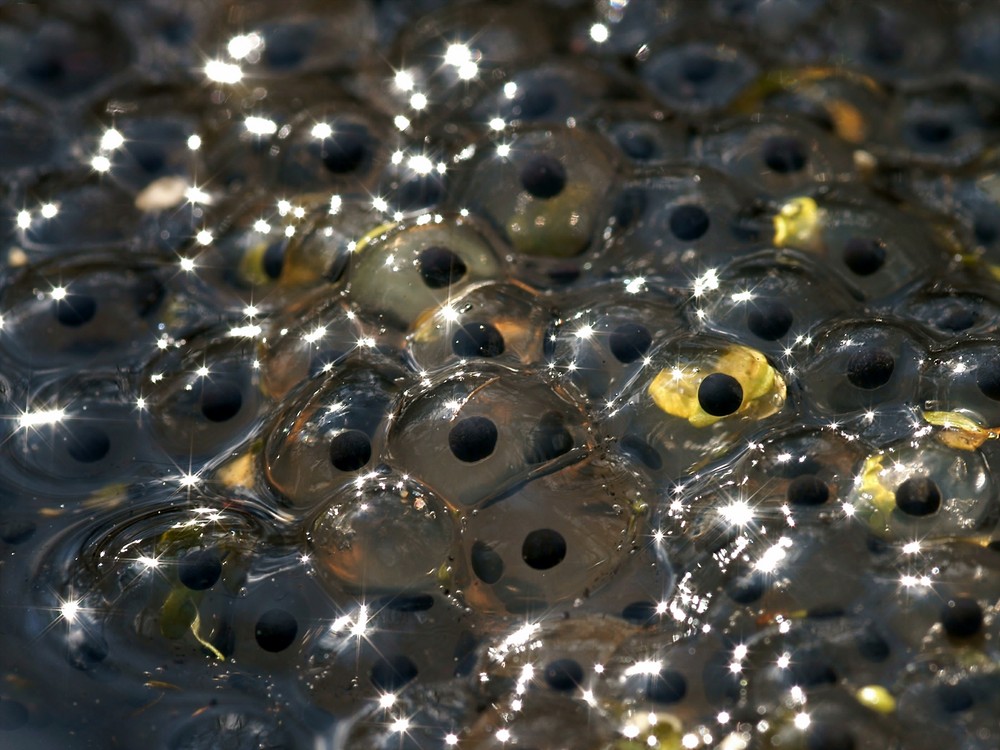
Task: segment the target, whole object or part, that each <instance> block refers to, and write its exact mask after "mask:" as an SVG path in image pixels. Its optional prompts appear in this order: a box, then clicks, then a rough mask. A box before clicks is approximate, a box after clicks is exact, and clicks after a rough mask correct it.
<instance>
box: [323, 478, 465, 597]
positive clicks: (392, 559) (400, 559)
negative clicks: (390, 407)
mask: <svg viewBox="0 0 1000 750" xmlns="http://www.w3.org/2000/svg"><path fill="white" fill-rule="evenodd" d="M457 536H458V531H457V529H456V526H455V522H454V520H453V518H452V516H451V512H450V511H449V510H448V507H447V506H446V505H445V504H444V503H443V502H442V501H441V499H440V498H439V497H438V496H437V495H436V494H434V493H433V492H432V491H431V490H429V489H428V488H427V487H425V486H424V485H422V484H420V483H419V482H417V481H416V480H414V479H412V478H410V477H409V476H408V475H404V474H400V473H394V472H383V471H377V472H372V474H371V475H364V476H361V477H359V478H358V480H357V482H354V483H351V484H349V485H347V486H345V487H343V488H341V489H340V490H339V491H338V492H336V493H335V494H334V495H333V496H331V497H330V498H329V500H328V502H327V503H326V504H324V506H323V507H322V508H321V509H320V510H319V512H318V513H317V514H316V516H315V518H314V520H313V521H312V524H311V526H310V529H309V532H308V543H309V549H310V551H311V553H312V555H313V557H314V559H315V561H316V569H317V571H318V572H319V574H320V575H322V576H324V577H328V578H329V579H330V581H331V585H334V586H336V587H341V586H346V587H347V588H348V589H350V590H353V591H357V592H359V593H368V594H371V593H379V592H382V593H393V592H395V593H403V592H420V591H425V592H430V591H435V590H436V589H437V588H438V587H439V586H441V585H447V582H448V580H449V576H450V573H449V567H450V565H449V560H450V559H451V558H453V556H454V554H455V552H454V550H453V549H452V546H453V545H454V543H455V541H456V539H457Z"/></svg>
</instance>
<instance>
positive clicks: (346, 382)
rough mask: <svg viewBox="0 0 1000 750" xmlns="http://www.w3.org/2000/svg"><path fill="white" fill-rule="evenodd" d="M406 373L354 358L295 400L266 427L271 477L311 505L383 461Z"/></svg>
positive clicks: (298, 503) (295, 501)
mask: <svg viewBox="0 0 1000 750" xmlns="http://www.w3.org/2000/svg"><path fill="white" fill-rule="evenodd" d="M409 382H410V378H409V377H408V376H407V374H406V372H405V371H403V370H402V368H399V367H393V366H390V365H388V363H381V364H375V363H373V362H371V361H369V360H367V359H365V358H360V359H357V360H350V361H348V362H346V363H344V364H342V365H340V366H338V367H337V368H336V371H335V373H334V374H332V375H328V376H325V378H324V380H323V381H321V383H320V384H318V385H317V387H315V388H314V389H310V390H308V391H306V392H303V393H302V394H301V395H300V396H299V398H297V399H294V400H291V401H290V402H289V403H288V405H287V406H286V407H285V408H284V409H283V410H282V412H281V413H280V414H279V415H278V416H277V418H276V419H275V421H274V423H273V424H272V425H271V426H270V427H269V428H268V429H267V438H266V442H265V445H264V452H263V458H264V471H265V473H266V477H267V481H268V483H269V484H270V485H271V487H273V488H274V489H275V490H276V491H277V492H278V493H279V494H280V495H281V496H282V497H283V498H284V500H285V501H286V502H287V503H288V504H290V505H292V506H293V507H295V508H308V507H312V506H315V505H316V504H317V503H319V502H321V501H323V500H325V499H326V498H328V497H329V496H330V494H331V493H334V492H336V491H337V490H338V489H339V488H340V487H342V486H344V485H346V484H348V483H350V482H354V481H355V480H357V479H358V478H359V477H362V476H364V475H365V474H367V473H369V472H370V471H371V470H372V468H373V467H375V466H377V465H378V464H379V458H380V456H381V455H382V452H383V445H384V442H385V431H386V428H387V425H388V423H389V419H390V418H391V415H392V413H393V411H394V407H395V401H396V397H397V395H398V394H399V393H400V392H401V391H402V390H403V388H404V387H405V386H406V385H407V384H408V383H409Z"/></svg>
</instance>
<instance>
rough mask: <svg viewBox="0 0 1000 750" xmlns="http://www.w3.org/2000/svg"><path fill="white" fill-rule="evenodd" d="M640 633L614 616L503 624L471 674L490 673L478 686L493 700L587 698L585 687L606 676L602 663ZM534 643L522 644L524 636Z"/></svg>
mask: <svg viewBox="0 0 1000 750" xmlns="http://www.w3.org/2000/svg"><path fill="white" fill-rule="evenodd" d="M635 633H636V628H635V627H633V626H632V625H629V624H627V623H625V622H623V621H621V620H619V619H616V618H611V617H597V616H590V617H586V616H585V617H577V616H574V617H571V618H565V619H563V618H560V619H548V620H540V621H538V622H534V621H530V620H529V621H528V622H527V623H526V624H524V625H520V626H518V627H514V626H510V625H508V627H506V628H504V629H502V630H499V631H498V632H496V633H495V634H492V635H491V637H490V638H488V639H486V640H485V641H484V642H483V643H482V644H481V646H480V647H479V648H478V649H477V651H476V654H475V656H476V659H475V662H474V665H473V667H472V669H471V674H475V675H482V674H485V675H486V679H485V680H482V681H481V684H480V686H479V690H480V691H482V692H484V693H486V694H487V695H489V696H490V697H491V698H492V699H493V700H494V701H496V700H509V699H516V698H517V697H518V696H524V695H527V696H528V697H527V699H526V700H525V701H524V702H525V703H528V702H530V701H531V700H532V699H533V698H535V697H537V696H540V695H542V694H545V693H551V694H554V695H563V696H566V697H571V698H573V699H575V700H577V701H579V700H586V699H585V698H583V693H584V692H585V691H587V690H591V691H592V690H593V688H594V687H595V686H596V685H597V684H598V683H599V682H600V681H602V680H603V679H604V677H603V674H604V670H603V668H604V665H605V664H607V663H608V661H609V660H610V659H611V658H612V657H613V656H614V655H615V653H616V652H617V651H618V649H619V648H620V647H621V646H622V645H623V644H624V643H626V642H628V640H629V639H630V638H632V637H634V635H635ZM525 638H528V639H529V640H528V642H529V643H531V644H534V645H533V646H532V647H531V648H527V649H526V648H524V647H523V646H524V643H523V640H524V639H525Z"/></svg>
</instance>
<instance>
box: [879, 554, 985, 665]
mask: <svg viewBox="0 0 1000 750" xmlns="http://www.w3.org/2000/svg"><path fill="white" fill-rule="evenodd" d="M982 541H983V540H982V539H977V538H975V537H966V538H964V539H963V538H951V539H949V538H947V537H942V538H937V539H934V538H930V539H927V540H921V541H918V542H917V543H913V542H908V543H907V544H908V545H909V546H908V547H907V548H906V549H907V550H908V551H907V552H905V553H903V554H899V553H898V550H899V546H898V545H896V546H895V549H893V550H892V551H891V552H890V553H889V554H885V555H882V556H880V558H877V559H876V560H875V561H874V563H875V564H874V566H873V568H872V575H873V581H878V582H879V584H880V585H879V586H877V587H876V590H873V591H872V596H871V599H872V601H871V604H870V606H869V611H870V613H871V617H872V618H875V621H877V622H879V623H880V628H881V629H882V630H883V632H884V634H885V636H886V639H887V642H888V643H889V644H891V646H892V649H893V650H898V651H900V652H903V654H904V656H905V657H909V658H906V659H905V660H904V661H903V662H902V663H898V664H895V665H894V666H895V668H896V670H897V672H898V673H899V674H900V677H902V676H904V675H909V676H911V678H912V677H917V678H918V679H919V678H921V676H923V679H934V678H937V677H939V676H941V675H942V673H943V672H951V676H952V679H954V677H955V676H956V673H958V672H959V670H961V671H962V672H965V673H966V674H968V673H972V674H975V673H976V672H977V671H979V669H981V667H979V665H982V664H987V663H989V662H990V660H994V659H996V656H997V649H996V645H995V644H996V632H997V625H998V623H997V620H996V608H995V602H996V601H997V596H998V591H997V584H996V578H995V577H994V576H993V573H994V572H995V571H996V569H997V564H998V561H997V557H998V555H997V552H996V550H995V549H994V548H992V547H989V546H984V545H983V544H982ZM915 654H925V655H926V656H927V659H926V661H922V662H920V661H918V662H917V663H918V664H919V666H911V665H908V663H909V662H910V661H911V660H912V659H913V656H914V655H915ZM932 666H933V668H931V667H932ZM907 681H909V680H907Z"/></svg>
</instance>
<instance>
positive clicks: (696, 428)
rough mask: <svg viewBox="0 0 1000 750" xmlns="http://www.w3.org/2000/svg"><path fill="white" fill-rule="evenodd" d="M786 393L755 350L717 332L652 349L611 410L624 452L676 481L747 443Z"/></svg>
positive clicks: (779, 378)
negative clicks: (742, 442) (759, 424)
mask: <svg viewBox="0 0 1000 750" xmlns="http://www.w3.org/2000/svg"><path fill="white" fill-rule="evenodd" d="M786 390H787V387H786V384H785V379H784V377H783V376H782V375H781V374H780V373H779V372H778V371H777V370H776V369H775V368H774V366H773V365H772V364H771V363H770V362H769V361H768V360H767V358H766V357H765V356H764V355H763V354H761V353H760V352H758V351H756V350H754V349H750V348H749V347H746V346H741V345H736V344H730V343H729V342H727V341H725V340H723V339H718V338H715V337H712V336H710V335H701V336H698V337H697V338H696V339H695V338H688V337H679V338H675V339H672V340H669V341H666V342H664V343H663V344H661V345H660V346H659V347H658V348H657V349H656V350H655V351H653V352H652V353H651V354H650V363H649V365H648V366H645V367H643V370H642V372H641V374H640V376H639V377H638V378H636V379H634V380H633V381H632V382H630V383H626V384H623V387H622V388H621V390H619V391H618V392H617V393H614V394H613V396H612V398H611V399H609V407H608V409H607V414H608V416H609V417H610V418H612V422H611V424H612V425H613V427H611V428H610V429H612V430H613V431H614V434H615V435H616V436H617V438H618V444H619V447H620V449H621V450H623V451H625V452H626V453H628V454H629V455H631V456H634V457H635V458H638V459H639V460H640V461H641V462H642V463H643V464H644V465H645V467H646V468H647V469H649V470H650V471H653V472H655V473H657V474H659V473H661V472H662V474H663V475H665V476H668V477H675V478H676V477H680V476H681V475H682V474H686V473H688V472H690V471H693V470H695V469H696V468H698V467H701V466H704V465H705V464H707V463H708V462H709V461H712V460H715V459H718V458H721V457H723V456H725V455H726V454H728V453H729V452H730V451H732V450H734V449H735V448H736V447H738V446H741V439H742V438H744V437H745V436H746V435H748V434H749V433H750V432H751V431H754V430H756V429H758V428H757V427H756V424H757V423H758V422H760V421H762V420H764V419H766V418H767V417H769V416H771V415H772V414H775V413H776V412H778V411H780V410H781V409H782V408H783V406H784V404H785V398H786Z"/></svg>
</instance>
